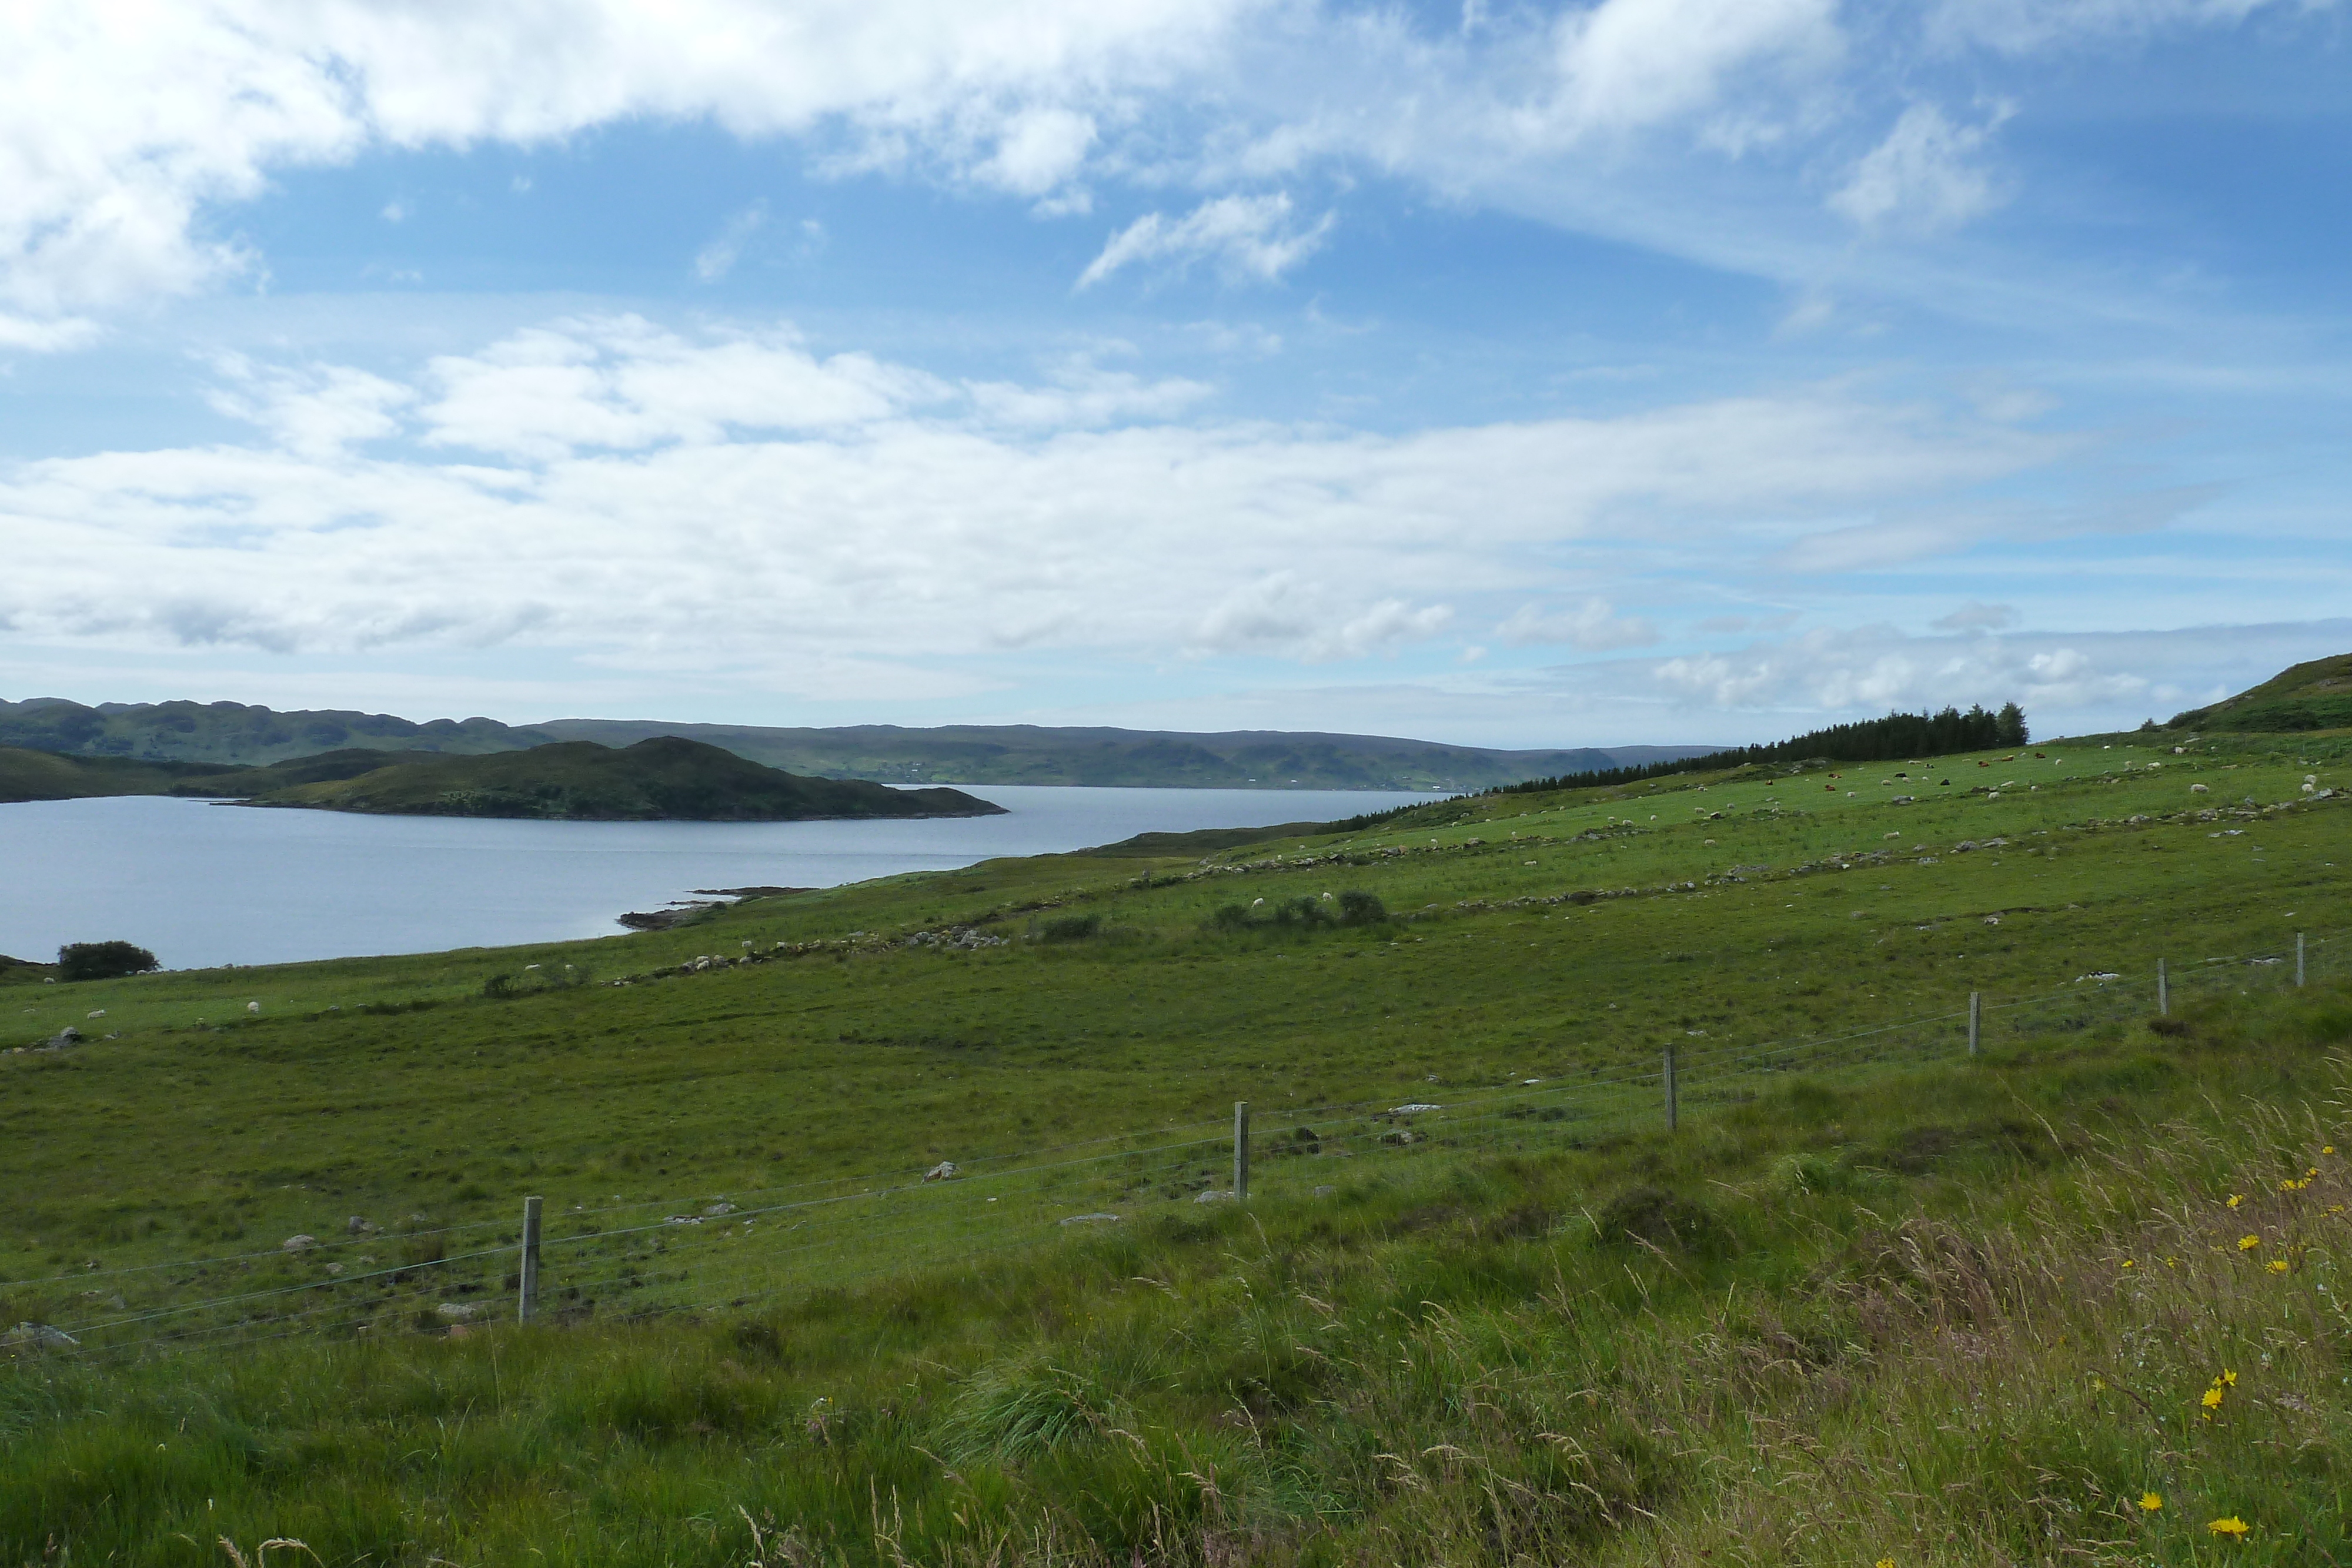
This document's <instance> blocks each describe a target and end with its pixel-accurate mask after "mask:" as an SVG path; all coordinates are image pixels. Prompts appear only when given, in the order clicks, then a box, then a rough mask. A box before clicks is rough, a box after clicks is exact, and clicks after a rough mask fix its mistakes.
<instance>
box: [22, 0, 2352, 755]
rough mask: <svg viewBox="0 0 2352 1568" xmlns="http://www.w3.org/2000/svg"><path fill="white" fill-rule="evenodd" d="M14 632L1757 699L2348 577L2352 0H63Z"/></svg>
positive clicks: (1572, 713) (2211, 675)
mask: <svg viewBox="0 0 2352 1568" xmlns="http://www.w3.org/2000/svg"><path fill="white" fill-rule="evenodd" d="M7 26H9V27H11V28H14V29H18V30H20V36H19V37H17V38H16V39H14V40H12V45H13V47H8V48H6V49H0V539H5V561H6V566H5V570H0V695H7V696H18V697H21V696H27V695H62V696H70V697H75V698H79V699H81V700H85V701H99V700H125V701H129V700H154V699H159V698H163V697H172V696H194V697H199V698H203V699H206V700H215V699H221V698H229V699H235V700H239V701H252V702H268V703H270V704H272V705H273V706H357V707H365V708H371V709H383V710H388V711H393V712H399V713H404V714H409V715H412V716H419V717H423V716H443V715H446V716H465V715H470V714H476V713H482V714H488V715H492V716H498V717H502V718H508V719H514V720H529V719H534V718H544V717H554V716H573V715H603V716H667V717H675V718H680V719H702V720H733V721H740V722H750V723H771V724H804V723H815V724H824V723H850V722H877V721H878V722H895V723H901V724H932V723H942V722H1014V721H1018V722H1035V723H1123V724H1132V725H1138V726H1149V727H1184V728H1231V727H1293V728H1307V727H1314V728H1338V729H1354V730H1366V731H1379V732H1386V733H1400V734H1412V735H1420V736H1427V737H1433V738H1441V739H1447V740H1455V741H1463V742H1472V743H1479V744H1489V745H1527V746H1533V745H1556V744H1601V745H1606V744H1612V743H1628V742H1638V741H1675V740H1706V741H1730V740H1748V739H1759V738H1769V737H1775V736H1778V735H1781V734H1785V733H1788V732H1790V730H1792V729H1799V728H1806V727H1812V726H1814V725H1816V724H1819V723H1822V722H1829V721H1832V720H1835V719H1841V718H1846V717H1852V716H1858V715H1864V714H1870V713H1874V712H1883V711H1885V709H1887V708H1888V707H1890V706H1918V705H1921V704H1936V705H1941V704H1942V703H1945V702H1954V701H1956V702H1959V703H1962V704H1966V703H1969V702H1971V701H1979V700H1981V701H1985V702H1988V703H1998V702H2000V701H2003V700H2008V699H2011V698H2014V699H2015V700H2018V701H2020V702H2021V703H2023V704H2024V705H2025V706H2026V707H2027V708H2028V710H2029V712H2030V713H2032V715H2033V716H2034V718H2035V721H2036V724H2037V727H2040V728H2042V730H2044V731H2045V732H2053V733H2054V732H2056V731H2058V730H2061V729H2080V728H2084V727H2106V726H2114V725H2119V724H2128V723H2136V722H2137V720H2139V719H2140V718H2142V717H2145V716H2149V715H2155V716H2159V717H2160V716H2165V715H2167V714H2169V713H2170V712H2172V711H2175V710H2177V709H2179V708H2181V707H2185V706H2191V705H2192V704H2195V703H2198V702H2201V701H2205V700H2210V698H2211V697H2213V696H2215V695H2221V694H2222V693H2223V692H2225V691H2227V690H2231V689H2236V688H2237V687H2240V686H2242V685H2246V684H2249V683H2250V682H2252V681H2253V680H2257V679H2260V678H2262V677H2263V676H2264V675H2266V674H2270V673H2272V672H2273V671H2274V670H2275V669H2276V668H2278V667H2279V666H2280V665H2282V664H2286V663H2289V662H2293V661H2294V660H2298V659H2304V658H2311V657H2316V656H2319V655H2321V654H2325V653H2339V652H2343V651H2345V650H2346V649H2347V647H2352V592H2347V589H2352V570H2347V569H2352V549H2347V532H2352V530H2347V525H2346V513H2345V503H2344V497H2345V496H2346V495H2347V488H2348V487H2347V480H2352V461H2347V453H2352V442H2347V434H2352V431H2347V424H2352V368H2347V319H2352V313H2347V267H2346V262H2345V257H2346V256H2347V241H2352V200H2347V191H2352V134H2347V132H2352V94H2347V92H2346V91H2345V90H2344V84H2345V83H2346V82H2347V79H2352V69H2347V68H2352V51H2348V50H2347V46H2352V22H2347V10H2346V8H2345V7H2342V6H2339V5H2330V4H2325V3H2292V0H2290V3H2273V4H2265V3H2263V0H2041V3H2036V4H2026V3H2024V0H1940V3H1931V4H1926V5H1910V6H1900V7H1888V6H1863V5H1840V4H1837V3H1835V0H1586V3H1583V4H1564V5H1512V4H1507V3H1504V0H1469V3H1467V4H1464V5H1394V6H1381V5H1337V4H1313V3H1309V0H1263V3H1254V0H1191V3H1186V4H1178V3H1176V0H1129V3H1127V4H1118V3H1113V0H1093V3H1089V4H1079V3H1077V0H1028V3H1026V4H1020V5H997V4H993V3H992V0H960V3H956V4H941V3H940V0H862V3H859V4H847V3H836V0H804V3H802V4H794V5H758V4H750V3H746V0H692V3H680V4H674V5H663V6H660V7H652V6H635V5H623V4H618V3H615V0H605V3H602V4H597V3H587V0H583V3H578V4H569V5H566V4H552V3H539V4H514V5H498V4H481V5H466V6H457V5H421V4H420V5H404V6H398V7H394V6H388V5H348V4H334V3H331V0H329V3H321V4H309V5H292V4H273V3H259V0H247V3H244V4H234V5H227V4H223V5H205V4H187V5H177V6H172V7H165V8H161V9H159V10H155V11H149V10H146V9H143V8H133V7H131V6H128V5H105V4H100V5H55V6H42V5H35V6H33V7H32V8H30V9H29V10H26V11H20V12H19V13H17V14H16V17H15V18H14V19H12V21H11V22H10V23H9V24H7Z"/></svg>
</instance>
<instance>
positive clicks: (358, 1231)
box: [343, 1214, 375, 1236]
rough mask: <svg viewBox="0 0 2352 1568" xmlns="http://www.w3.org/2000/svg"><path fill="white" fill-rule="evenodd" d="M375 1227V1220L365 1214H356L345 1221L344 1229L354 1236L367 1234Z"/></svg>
mask: <svg viewBox="0 0 2352 1568" xmlns="http://www.w3.org/2000/svg"><path fill="white" fill-rule="evenodd" d="M374 1228H375V1221H374V1220H373V1219H370V1218H367V1217H366V1216H365V1215H360V1214H354V1215H352V1217H351V1218H349V1219H346V1220H344V1221H343V1229H344V1230H345V1231H347V1232H348V1233H350V1234H351V1235H353V1236H365V1235H367V1234H368V1233H369V1232H370V1231H373V1229H374Z"/></svg>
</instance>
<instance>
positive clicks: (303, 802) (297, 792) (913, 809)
mask: <svg viewBox="0 0 2352 1568" xmlns="http://www.w3.org/2000/svg"><path fill="white" fill-rule="evenodd" d="M341 755H342V756H344V757H349V756H350V755H351V754H350V753H348V752H347V753H343V754H341ZM362 755H364V754H362ZM285 766H286V765H284V764H281V765H279V768H268V769H259V770H257V772H256V773H254V774H250V775H245V776H243V777H244V779H246V781H247V782H248V783H258V782H261V781H263V777H264V776H265V775H267V774H269V773H275V772H278V771H280V769H282V768H285ZM299 766H300V765H299V764H297V765H296V767H298V768H299ZM340 766H341V765H340V764H339V767H340ZM250 803H251V804H253V805H257V806H300V807H310V808H314V809H319V810H331V811H365V812H371V813H374V814H378V815H387V816H411V817H419V816H421V817H528V818H541V819H547V820H551V821H607V822H610V821H697V822H782V821H814V820H818V819H827V820H830V819H838V818H905V817H987V816H995V815H998V814H1000V813H1002V812H1003V810H1004V808H1003V807H1002V806H998V805H995V804H993V803H992V802H990V801H987V800H979V799H977V798H975V797H973V796H971V795H967V794H965V793H963V792H962V791H961V790H960V789H890V788H889V787H887V786H886V785H882V784H876V783H872V782H869V781H867V780H865V779H803V778H800V777H798V776H796V775H793V774H790V773H784V772H781V771H779V770H777V769H775V768H767V767H762V766H761V764H759V763H757V762H752V761H751V760H749V759H747V758H741V757H738V756H736V755H735V754H734V753H733V752H731V751H726V750H722V749H721V748H720V747H716V746H705V745H704V744H702V743H701V742H700V741H694V740H682V739H679V738H678V737H675V736H664V737H658V738H656V739H652V740H641V741H639V742H637V744H635V746H631V747H625V748H623V749H621V750H614V749H612V748H611V747H604V746H599V745H597V744H596V743H595V742H593V741H587V740H572V741H557V742H552V743H551V744H549V745H546V746H538V747H532V748H531V749H530V750H529V751H504V752H499V753H496V754H494V755H491V756H488V757H433V756H417V755H415V754H413V753H412V754H410V755H409V756H408V757H407V758H405V759H404V760H400V761H395V762H393V763H391V764H390V765H389V766H384V767H379V768H373V769H370V770H369V771H366V772H362V773H358V774H356V775H352V776H346V777H329V778H324V779H316V780H313V781H310V782H302V783H288V784H283V785H280V786H278V787H275V788H272V789H268V790H266V791H264V792H261V793H257V794H256V795H254V796H253V797H252V798H251V800H250Z"/></svg>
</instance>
